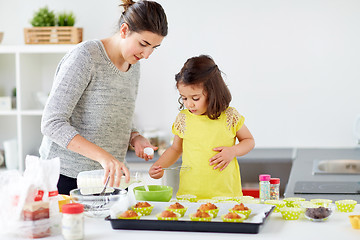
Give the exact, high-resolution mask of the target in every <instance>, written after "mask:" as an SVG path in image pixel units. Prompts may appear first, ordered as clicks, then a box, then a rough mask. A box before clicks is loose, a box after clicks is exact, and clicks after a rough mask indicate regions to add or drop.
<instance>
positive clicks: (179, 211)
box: [166, 206, 188, 217]
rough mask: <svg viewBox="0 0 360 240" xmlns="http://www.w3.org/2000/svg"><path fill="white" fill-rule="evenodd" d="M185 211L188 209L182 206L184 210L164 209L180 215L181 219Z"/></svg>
mask: <svg viewBox="0 0 360 240" xmlns="http://www.w3.org/2000/svg"><path fill="white" fill-rule="evenodd" d="M187 209H188V207H185V206H184V208H177V209H172V208H168V207H167V208H166V210H168V211H172V212H175V213H179V214H180V215H181V217H183V216H184V215H185V212H186V210H187Z"/></svg>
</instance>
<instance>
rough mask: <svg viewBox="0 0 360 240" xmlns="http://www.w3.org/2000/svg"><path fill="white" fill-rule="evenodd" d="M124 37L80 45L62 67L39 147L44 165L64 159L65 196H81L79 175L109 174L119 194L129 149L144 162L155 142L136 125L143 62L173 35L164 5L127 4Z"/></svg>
mask: <svg viewBox="0 0 360 240" xmlns="http://www.w3.org/2000/svg"><path fill="white" fill-rule="evenodd" d="M121 6H123V7H124V12H123V13H122V15H121V17H120V20H119V31H118V32H117V33H116V34H114V35H113V36H111V37H109V38H106V39H103V40H90V41H85V42H83V43H81V44H79V45H78V46H77V47H76V48H75V49H74V50H72V51H70V52H69V53H68V54H66V56H64V58H63V59H62V60H61V62H60V63H59V66H58V67H57V70H56V73H55V79H54V83H53V87H52V90H51V93H50V96H49V99H48V102H47V104H46V106H45V109H44V113H43V117H42V123H41V131H42V133H43V135H44V137H43V141H42V144H41V146H40V156H41V158H42V159H52V158H54V157H60V160H61V166H60V178H59V182H58V190H59V193H60V194H69V192H70V190H72V189H74V188H77V184H76V176H77V174H78V173H79V172H81V171H87V170H95V169H101V167H102V168H104V169H105V175H104V182H105V180H106V179H107V177H108V176H110V180H109V186H115V187H118V186H119V185H120V178H121V176H122V175H125V179H126V181H127V182H128V181H129V170H128V169H127V168H126V166H125V164H124V160H125V155H126V151H127V149H128V145H129V144H131V145H132V146H133V147H134V148H135V152H136V155H137V156H138V157H141V158H144V159H145V160H146V161H147V160H148V159H150V158H152V157H151V156H148V155H146V154H144V152H143V150H144V148H146V147H151V148H153V149H154V150H156V147H154V146H152V145H151V144H150V142H149V141H148V140H147V139H145V138H144V137H143V136H141V135H140V134H139V132H138V131H137V130H136V128H135V126H134V125H133V114H134V108H135V100H136V95H137V91H138V82H139V78H140V74H139V73H140V63H139V60H141V59H143V58H145V59H147V58H148V57H149V56H150V55H151V53H152V52H153V51H154V49H155V48H157V47H158V46H160V44H161V42H162V40H163V38H164V37H165V36H166V35H167V29H168V28H167V19H166V15H165V12H164V10H163V8H162V7H161V5H160V4H158V3H156V2H152V1H139V2H136V3H135V2H133V1H132V0H130V1H129V0H123V4H122V5H121Z"/></svg>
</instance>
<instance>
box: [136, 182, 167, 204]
mask: <svg viewBox="0 0 360 240" xmlns="http://www.w3.org/2000/svg"><path fill="white" fill-rule="evenodd" d="M148 187H149V191H146V190H145V187H144V186H138V187H135V188H134V195H135V199H136V200H137V201H156V202H168V201H170V199H171V197H172V193H173V188H172V187H170V186H165V185H148Z"/></svg>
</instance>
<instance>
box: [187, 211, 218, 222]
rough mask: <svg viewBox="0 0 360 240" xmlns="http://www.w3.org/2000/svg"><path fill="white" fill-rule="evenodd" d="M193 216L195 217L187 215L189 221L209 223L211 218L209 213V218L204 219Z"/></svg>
mask: <svg viewBox="0 0 360 240" xmlns="http://www.w3.org/2000/svg"><path fill="white" fill-rule="evenodd" d="M194 215H195V213H190V214H189V217H190V220H191V221H197V222H210V221H211V219H212V218H213V215H211V214H210V213H209V215H210V217H206V218H199V217H195V216H194Z"/></svg>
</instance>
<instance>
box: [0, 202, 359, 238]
mask: <svg viewBox="0 0 360 240" xmlns="http://www.w3.org/2000/svg"><path fill="white" fill-rule="evenodd" d="M359 214H360V205H359V204H358V205H357V206H356V208H355V210H354V212H352V213H341V212H337V211H335V212H334V214H333V215H332V216H331V217H330V218H329V219H328V220H327V221H325V222H311V221H309V220H307V219H304V218H303V219H299V220H292V221H286V220H283V219H282V217H281V214H280V213H271V215H270V217H269V219H268V220H267V221H266V222H265V224H264V225H263V226H262V227H261V228H260V232H259V233H258V234H242V233H241V234H238V233H236V234H232V233H202V232H175V231H140V230H137V231H135V230H114V229H112V227H111V224H110V222H109V221H106V220H103V219H97V218H89V217H85V238H84V239H85V240H102V239H128V240H134V239H156V240H162V239H164V240H169V239H171V240H177V239H179V240H185V239H199V240H201V239H204V240H211V239H214V240H215V239H216V240H219V239H236V240H238V239H240V238H241V239H277V240H279V239H291V240H296V239H301V240H304V239H326V240H329V239H330V240H331V239H336V240H341V239H346V240H349V239H360V229H353V228H352V227H351V224H350V221H349V218H348V216H349V215H359ZM0 239H2V240H3V239H20V238H14V237H7V236H1V235H0ZM43 239H56V240H60V239H61V240H63V238H62V236H61V235H58V236H51V237H47V238H43Z"/></svg>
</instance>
